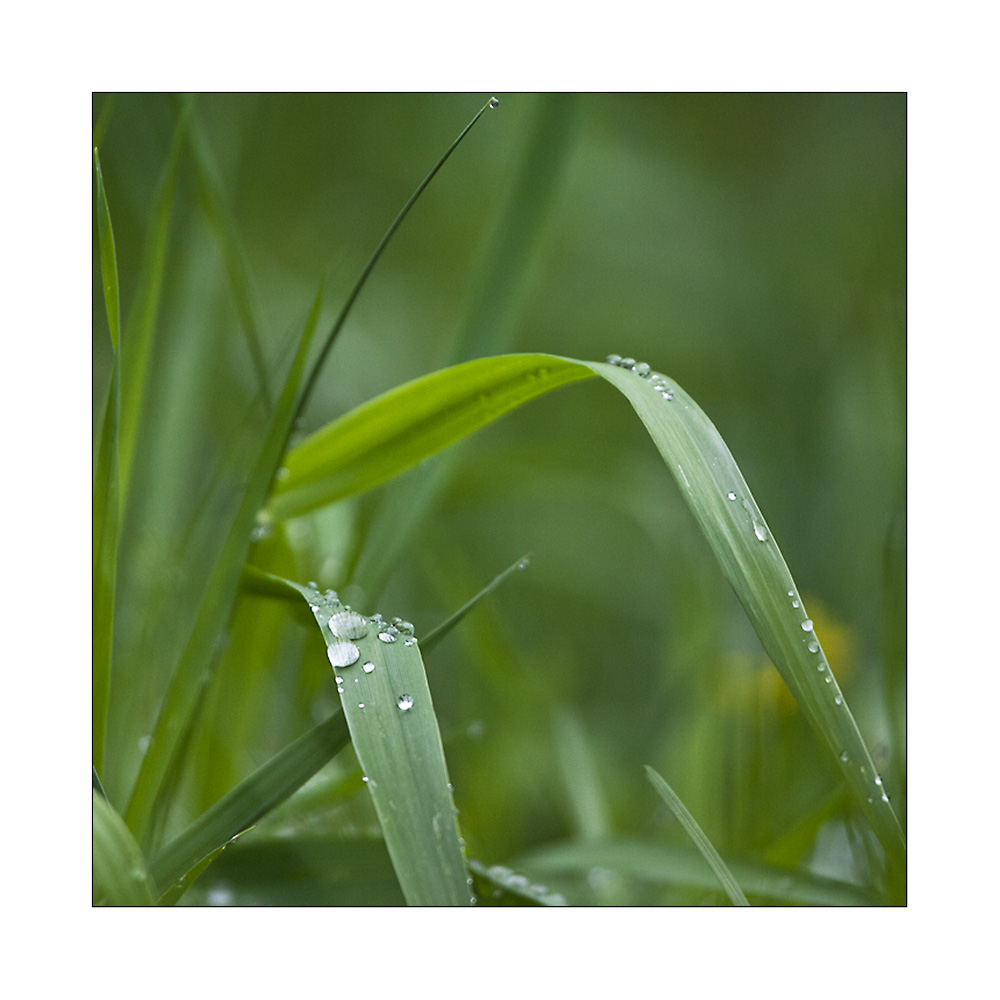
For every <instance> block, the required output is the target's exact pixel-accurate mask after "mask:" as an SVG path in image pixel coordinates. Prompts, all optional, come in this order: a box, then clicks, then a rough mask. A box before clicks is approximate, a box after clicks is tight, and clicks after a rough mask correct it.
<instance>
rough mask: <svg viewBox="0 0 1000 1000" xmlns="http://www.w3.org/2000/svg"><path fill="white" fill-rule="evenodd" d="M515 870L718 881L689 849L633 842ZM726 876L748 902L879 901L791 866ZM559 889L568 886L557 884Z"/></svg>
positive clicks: (546, 854)
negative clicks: (606, 873)
mask: <svg viewBox="0 0 1000 1000" xmlns="http://www.w3.org/2000/svg"><path fill="white" fill-rule="evenodd" d="M513 863H514V864H516V866H517V868H518V869H519V870H520V871H524V872H526V873H529V874H530V875H531V877H532V878H535V879H538V880H539V881H545V880H546V879H549V880H551V881H552V882H553V883H554V884H555V883H556V878H557V876H562V877H564V878H565V877H572V878H573V879H574V881H579V882H580V883H582V884H583V885H584V886H585V885H586V881H587V879H586V876H587V873H588V872H590V871H592V870H593V869H595V868H599V869H604V870H606V871H611V872H615V873H617V874H619V875H622V876H628V877H630V878H635V879H640V880H642V881H645V882H649V883H653V884H660V885H669V886H677V887H679V888H684V889H698V890H703V891H712V890H716V891H717V890H718V888H719V882H718V879H717V878H716V877H715V875H714V874H713V873H712V871H711V870H710V869H709V868H708V867H707V866H706V865H705V861H704V858H703V857H702V855H701V854H700V853H699V852H698V851H697V850H695V848H693V847H690V848H688V847H671V846H668V845H665V844H649V843H644V842H642V841H633V840H608V841H604V842H601V843H590V842H586V841H573V842H569V843H563V844H554V845H551V846H549V847H542V848H539V849H537V850H534V851H531V852H529V853H527V854H525V855H523V856H521V857H519V858H517V859H515V862H513ZM726 865H727V867H728V868H729V870H730V872H731V873H732V874H733V876H734V878H736V879H737V880H738V882H739V884H740V885H741V886H742V887H743V889H744V890H745V892H746V893H747V894H749V895H750V896H751V897H752V898H753V900H754V902H757V903H762V902H769V903H778V904H788V905H790V904H799V905H805V906H872V905H876V904H877V903H878V902H879V900H878V899H877V898H875V897H874V896H873V895H872V894H871V893H869V892H868V891H867V890H865V889H863V888H861V887H859V886H856V885H852V884H850V883H848V882H840V881H837V880H836V879H830V878H826V877H824V876H820V875H813V874H812V873H810V872H807V871H803V870H801V869H797V868H777V867H770V866H767V865H761V864H754V863H752V862H746V861H737V860H734V859H729V860H728V861H727V862H726ZM558 885H559V886H560V887H563V886H564V885H565V888H564V891H566V892H568V893H570V898H572V893H571V890H570V888H569V885H568V884H566V883H564V882H563V881H562V879H560V880H559V882H558Z"/></svg>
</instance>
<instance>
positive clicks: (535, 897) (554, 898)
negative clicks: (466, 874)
mask: <svg viewBox="0 0 1000 1000" xmlns="http://www.w3.org/2000/svg"><path fill="white" fill-rule="evenodd" d="M469 870H470V871H471V872H472V874H473V876H474V878H475V887H476V898H477V900H478V901H479V904H480V905H482V906H565V905H566V897H565V896H563V895H562V894H561V893H558V892H552V890H551V889H549V888H548V887H547V886H544V885H539V884H538V883H537V882H532V881H531V879H529V878H528V877H527V876H526V875H523V874H521V873H520V872H515V871H514V870H513V869H512V868H508V867H507V866H506V865H490V867H489V868H487V867H486V865H484V864H482V863H481V862H479V861H476V860H475V859H472V858H470V859H469Z"/></svg>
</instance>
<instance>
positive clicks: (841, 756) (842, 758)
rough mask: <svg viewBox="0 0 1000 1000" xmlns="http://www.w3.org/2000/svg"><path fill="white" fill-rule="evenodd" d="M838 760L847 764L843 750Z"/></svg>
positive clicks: (845, 753)
mask: <svg viewBox="0 0 1000 1000" xmlns="http://www.w3.org/2000/svg"><path fill="white" fill-rule="evenodd" d="M840 759H841V760H842V761H843V762H844V763H845V764H846V763H847V751H846V750H843V751H841V754H840Z"/></svg>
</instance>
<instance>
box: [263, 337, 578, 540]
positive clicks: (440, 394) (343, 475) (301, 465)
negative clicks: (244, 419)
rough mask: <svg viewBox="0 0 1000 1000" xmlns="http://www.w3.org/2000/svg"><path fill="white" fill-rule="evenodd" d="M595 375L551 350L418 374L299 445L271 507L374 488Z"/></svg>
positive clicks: (291, 507) (281, 510) (306, 507)
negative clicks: (553, 392)
mask: <svg viewBox="0 0 1000 1000" xmlns="http://www.w3.org/2000/svg"><path fill="white" fill-rule="evenodd" d="M592 374H593V373H592V372H591V370H590V369H589V368H587V367H586V366H585V365H583V364H581V363H579V362H573V361H568V360H566V359H564V358H555V357H553V356H552V355H547V354H507V355H501V356H499V357H495V358H484V359H481V360H476V361H467V362H465V363H464V364H460V365H455V366H454V367H451V368H445V369H443V370H441V371H439V372H435V373H433V374H431V375H425V376H423V377H421V378H418V379H414V380H413V381H412V382H407V383H406V384H405V385H402V386H400V387H399V388H397V389H392V390H390V391H389V392H387V393H384V394H383V395H381V396H378V397H377V398H376V399H374V400H372V401H371V402H369V403H366V404H364V405H362V406H360V407H358V408H357V409H354V410H352V411H351V412H350V413H347V414H345V415H344V416H343V417H340V418H339V419H337V420H334V421H333V422H332V423H330V424H327V426H326V427H324V428H322V429H320V430H319V431H317V432H316V433H315V434H313V435H311V436H310V437H308V438H306V440H304V441H303V442H302V443H301V444H299V445H297V446H296V447H295V448H293V449H292V450H291V451H290V452H289V454H288V456H287V457H286V459H285V463H284V464H285V468H287V469H288V476H287V477H285V478H284V479H283V480H282V481H281V482H280V483H278V484H277V486H276V489H275V492H274V495H273V496H272V498H271V500H270V501H269V503H268V511H269V513H270V515H271V516H272V517H273V518H274V520H276V521H281V520H285V519H286V518H291V517H298V516H299V515H300V514H305V513H307V512H308V511H310V510H313V509H315V508H316V507H320V506H323V505H324V504H327V503H331V502H332V501H334V500H339V499H341V498H342V497H345V496H350V495H351V494H354V493H360V492H363V491H364V490H368V489H371V488H372V487H373V486H378V485H379V484H380V483H383V482H385V481H386V480H387V479H391V478H392V477H393V476H396V475H398V474H399V473H400V472H403V471H405V470H406V469H409V468H411V467H412V466H414V465H416V464H417V463H418V462H420V461H422V460H423V459H424V458H427V457H428V456H430V455H434V454H436V453H437V452H439V451H441V450H442V449H444V448H446V447H447V446H448V445H450V444H454V443H455V442H456V441H458V440H460V439H461V438H464V437H466V436H467V435H469V434H471V433H472V432H473V431H475V430H478V429H479V428H480V427H484V426H485V425H486V424H489V423H491V422H492V421H493V420H495V419H496V418H497V417H499V416H502V415H503V414H504V413H507V412H508V411H510V410H512V409H514V408H515V407H516V406H520V405H521V404H522V403H526V402H527V401H528V400H529V399H534V398H535V397H536V396H540V395H542V394H543V393H546V392H549V391H550V390H552V389H554V388H556V387H557V386H560V385H566V384H567V383H568V382H573V381H576V380H578V379H583V378H590V377H591V376H592Z"/></svg>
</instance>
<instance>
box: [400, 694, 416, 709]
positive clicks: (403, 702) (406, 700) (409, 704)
mask: <svg viewBox="0 0 1000 1000" xmlns="http://www.w3.org/2000/svg"><path fill="white" fill-rule="evenodd" d="M396 707H397V708H398V709H399V710H400V711H401V712H408V711H409V710H410V709H411V708H413V698H412V697H411V696H410V695H408V694H401V695H400V696H399V699H398V700H397V702H396Z"/></svg>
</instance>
